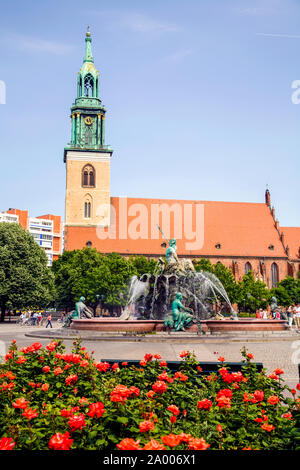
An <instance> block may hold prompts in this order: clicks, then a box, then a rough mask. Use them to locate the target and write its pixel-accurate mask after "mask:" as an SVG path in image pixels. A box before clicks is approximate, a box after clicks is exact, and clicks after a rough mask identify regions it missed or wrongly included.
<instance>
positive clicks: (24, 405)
mask: <svg viewBox="0 0 300 470" xmlns="http://www.w3.org/2000/svg"><path fill="white" fill-rule="evenodd" d="M28 403H29V402H28V401H27V400H25V398H24V397H22V398H17V400H16V401H15V402H14V403H13V404H12V406H13V407H14V408H20V409H22V410H25V409H26V408H27V406H28Z"/></svg>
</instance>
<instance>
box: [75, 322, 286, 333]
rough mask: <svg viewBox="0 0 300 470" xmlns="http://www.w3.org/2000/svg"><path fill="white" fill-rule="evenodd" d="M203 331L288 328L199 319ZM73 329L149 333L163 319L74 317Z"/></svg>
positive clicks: (159, 326)
mask: <svg viewBox="0 0 300 470" xmlns="http://www.w3.org/2000/svg"><path fill="white" fill-rule="evenodd" d="M201 325H202V329H203V331H204V332H207V331H210V332H211V333H212V334H213V333H219V332H223V333H226V332H234V331H279V330H286V329H287V328H288V326H287V323H286V321H284V320H258V319H256V318H255V319H252V318H243V319H240V320H203V321H201ZM70 328H71V329H75V330H92V331H112V332H117V331H120V332H136V333H151V332H159V331H163V329H164V322H163V320H120V319H119V318H91V319H82V320H76V319H74V320H73V321H72V323H71V326H70ZM186 331H187V332H188V331H190V332H197V331H198V326H197V324H193V325H192V326H191V327H190V328H189V329H188V330H186Z"/></svg>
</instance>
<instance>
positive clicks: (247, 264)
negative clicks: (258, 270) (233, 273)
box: [245, 261, 252, 274]
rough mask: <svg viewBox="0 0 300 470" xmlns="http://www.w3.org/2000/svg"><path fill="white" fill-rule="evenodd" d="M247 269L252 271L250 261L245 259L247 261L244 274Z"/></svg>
mask: <svg viewBox="0 0 300 470" xmlns="http://www.w3.org/2000/svg"><path fill="white" fill-rule="evenodd" d="M249 271H252V266H251V263H249V261H247V263H246V264H245V274H247V273H248V272H249Z"/></svg>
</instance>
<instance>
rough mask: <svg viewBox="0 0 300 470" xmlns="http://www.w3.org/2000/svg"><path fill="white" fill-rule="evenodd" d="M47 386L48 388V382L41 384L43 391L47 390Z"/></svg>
mask: <svg viewBox="0 0 300 470" xmlns="http://www.w3.org/2000/svg"><path fill="white" fill-rule="evenodd" d="M48 388H49V384H43V385H42V386H41V389H42V390H43V392H47V390H48Z"/></svg>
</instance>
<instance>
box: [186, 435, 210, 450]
mask: <svg viewBox="0 0 300 470" xmlns="http://www.w3.org/2000/svg"><path fill="white" fill-rule="evenodd" d="M208 447H210V444H207V443H206V442H205V440H204V439H202V438H201V439H196V438H194V437H192V438H191V439H190V440H189V450H206V449H207V448H208Z"/></svg>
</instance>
